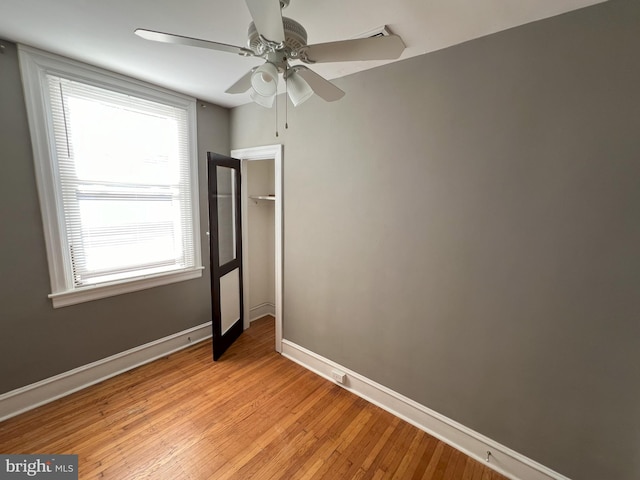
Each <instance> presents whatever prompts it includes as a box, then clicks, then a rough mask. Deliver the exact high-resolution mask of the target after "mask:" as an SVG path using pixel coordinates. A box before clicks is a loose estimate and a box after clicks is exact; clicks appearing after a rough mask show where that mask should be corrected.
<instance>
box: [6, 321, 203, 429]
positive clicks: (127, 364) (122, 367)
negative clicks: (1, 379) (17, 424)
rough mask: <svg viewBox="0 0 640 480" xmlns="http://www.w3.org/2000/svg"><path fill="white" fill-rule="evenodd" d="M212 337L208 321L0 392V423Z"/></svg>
mask: <svg viewBox="0 0 640 480" xmlns="http://www.w3.org/2000/svg"><path fill="white" fill-rule="evenodd" d="M209 337H211V322H208V323H203V324H202V325H198V326H197V327H193V328H190V329H188V330H184V331H182V332H178V333H174V334H173V335H169V336H168V337H164V338H160V339H158V340H154V341H153V342H150V343H146V344H144V345H140V346H138V347H135V348H132V349H131V350H127V351H125V352H121V353H117V354H115V355H112V356H110V357H107V358H103V359H102V360H98V361H96V362H93V363H90V364H88V365H83V366H82V367H78V368H74V369H73V370H70V371H68V372H64V373H61V374H60V375H56V376H55V377H50V378H47V379H44V380H41V381H39V382H36V383H32V384H31V385H26V386H24V387H21V388H18V389H16V390H12V391H10V392H7V393H4V394H2V395H0V422H1V421H3V420H6V419H7V418H11V417H14V416H16V415H19V414H21V413H23V412H26V411H28V410H31V409H33V408H36V407H39V406H40V405H44V404H45V403H49V402H52V401H54V400H57V399H58V398H61V397H64V396H66V395H69V394H71V393H73V392H77V391H78V390H82V389H83V388H86V387H88V386H90V385H94V384H96V383H99V382H102V381H103V380H106V379H107V378H111V377H114V376H116V375H118V374H120V373H123V372H126V371H127V370H131V369H133V368H136V367H139V366H140V365H144V364H145V363H149V362H152V361H154V360H156V359H158V358H162V357H166V356H167V355H169V354H171V353H173V352H176V351H178V350H182V349H183V348H187V347H188V346H190V345H193V344H195V343H197V342H201V341H203V340H205V339H207V338H209Z"/></svg>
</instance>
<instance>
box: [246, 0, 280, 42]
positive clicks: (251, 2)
mask: <svg viewBox="0 0 640 480" xmlns="http://www.w3.org/2000/svg"><path fill="white" fill-rule="evenodd" d="M245 1H246V2H247V7H248V8H249V12H250V13H251V18H253V23H254V24H255V26H256V30H258V33H259V34H260V35H262V36H263V37H264V38H266V39H267V40H270V41H272V42H276V43H280V42H284V27H283V26H282V11H281V10H280V0H245Z"/></svg>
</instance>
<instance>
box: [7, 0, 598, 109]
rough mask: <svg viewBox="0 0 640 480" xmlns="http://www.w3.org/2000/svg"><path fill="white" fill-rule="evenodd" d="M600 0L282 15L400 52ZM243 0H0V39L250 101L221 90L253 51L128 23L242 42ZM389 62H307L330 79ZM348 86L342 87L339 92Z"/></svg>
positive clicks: (306, 3) (385, 2) (338, 3)
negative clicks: (185, 41)
mask: <svg viewBox="0 0 640 480" xmlns="http://www.w3.org/2000/svg"><path fill="white" fill-rule="evenodd" d="M601 1H602V0H324V1H318V0H291V5H290V6H289V7H288V8H287V9H286V10H285V11H284V15H285V16H287V17H291V18H293V19H295V20H297V21H298V22H300V23H302V25H303V26H304V27H305V28H306V30H307V33H308V38H309V43H310V44H312V43H321V42H327V41H335V40H344V39H349V38H353V37H357V36H358V35H360V34H362V33H364V32H367V31H370V30H372V29H374V28H376V27H379V26H381V25H388V26H389V28H390V29H391V31H392V32H393V33H396V34H398V35H400V36H401V37H402V39H403V40H404V43H405V44H406V46H407V49H406V50H405V52H404V53H403V55H402V57H401V58H409V57H413V56H416V55H421V54H424V53H427V52H431V51H435V50H439V49H441V48H444V47H448V46H451V45H454V44H457V43H461V42H464V41H467V40H471V39H473V38H478V37H481V36H484V35H487V34H490V33H494V32H498V31H500V30H505V29H507V28H511V27H515V26H518V25H522V24H525V23H528V22H532V21H535V20H539V19H542V18H546V17H550V16H553V15H558V14H560V13H564V12H568V11H570V10H575V9H577V8H581V7H585V6H588V5H593V4H596V3H600V2H601ZM250 21H251V17H250V15H249V11H248V9H247V7H246V5H245V3H244V1H243V0H0V38H3V39H6V40H10V41H14V42H18V43H23V44H26V45H31V46H33V47H38V48H41V49H44V50H48V51H50V52H54V53H58V54H62V55H65V56H68V57H71V58H74V59H77V60H82V61H85V62H87V63H91V64H94V65H98V66H101V67H104V68H107V69H110V70H113V71H116V72H120V73H124V74H127V75H130V76H132V77H136V78H139V79H142V80H147V81H150V82H152V83H155V84H158V85H161V86H164V87H167V88H170V89H172V90H176V91H179V92H183V93H187V94H189V95H192V96H195V97H197V98H199V99H202V100H206V101H210V102H212V103H216V104H218V105H222V106H225V107H233V106H237V105H241V104H243V103H247V102H249V101H250V99H249V98H248V95H229V94H225V93H224V90H226V89H227V87H229V86H230V85H231V84H233V83H234V82H235V81H236V80H237V79H238V78H239V77H240V76H242V75H243V74H244V73H246V72H247V71H248V70H249V69H250V68H251V67H252V66H254V65H257V64H259V63H261V60H260V59H256V58H243V57H240V56H236V55H232V54H229V53H224V52H217V51H212V50H203V49H200V48H193V47H185V46H181V45H168V44H160V43H155V42H150V41H147V40H143V39H141V38H139V37H137V36H136V35H134V34H133V31H134V29H135V28H137V27H141V28H146V29H150V30H159V31H164V32H170V33H176V34H179V35H185V36H191V37H198V38H203V39H207V40H213V41H217V42H222V43H228V44H232V45H239V46H245V42H246V31H247V27H248V24H249V22H250ZM384 63H388V62H349V63H334V64H324V65H314V66H313V67H312V68H313V69H314V70H315V71H317V72H318V73H320V74H321V75H323V76H325V77H326V78H329V79H332V78H338V77H342V76H344V75H348V74H350V73H355V72H357V71H361V70H366V69H368V68H372V67H375V66H378V65H381V64H384ZM347 94H348V92H347Z"/></svg>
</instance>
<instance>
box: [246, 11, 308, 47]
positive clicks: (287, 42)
mask: <svg viewBox="0 0 640 480" xmlns="http://www.w3.org/2000/svg"><path fill="white" fill-rule="evenodd" d="M282 24H283V26H284V48H283V51H284V53H285V54H286V55H287V56H289V54H290V53H291V52H297V51H298V50H300V49H301V48H302V47H304V46H306V45H307V31H306V30H305V29H304V27H303V26H302V25H300V24H299V23H298V22H296V21H295V20H292V19H290V18H287V17H282ZM247 36H248V37H249V39H248V40H247V45H248V46H249V48H250V49H251V50H253V51H254V52H255V53H256V55H259V56H262V55H263V54H265V53H268V52H269V47H268V45H267V44H265V42H264V41H263V40H262V39H261V38H260V34H259V33H258V30H257V29H256V26H255V24H254V23H253V22H251V23H250V24H249V32H248V33H247Z"/></svg>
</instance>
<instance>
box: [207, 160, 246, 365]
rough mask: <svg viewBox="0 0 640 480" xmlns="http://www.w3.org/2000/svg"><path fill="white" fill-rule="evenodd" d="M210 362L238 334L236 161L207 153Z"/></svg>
mask: <svg viewBox="0 0 640 480" xmlns="http://www.w3.org/2000/svg"><path fill="white" fill-rule="evenodd" d="M207 167H208V174H209V228H210V230H211V235H210V237H209V242H210V245H209V247H210V248H209V249H210V252H211V261H210V265H211V306H212V321H211V327H212V330H213V359H214V360H218V359H219V358H220V356H221V355H222V354H223V353H224V352H225V351H226V350H227V348H229V346H230V345H231V344H232V343H233V342H234V341H235V340H236V339H237V338H238V337H239V336H240V334H241V333H242V325H243V318H244V307H243V301H242V296H243V295H242V293H243V292H242V233H241V216H240V184H241V183H240V160H236V159H234V158H230V157H226V156H224V155H219V154H217V153H211V152H209V153H207Z"/></svg>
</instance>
